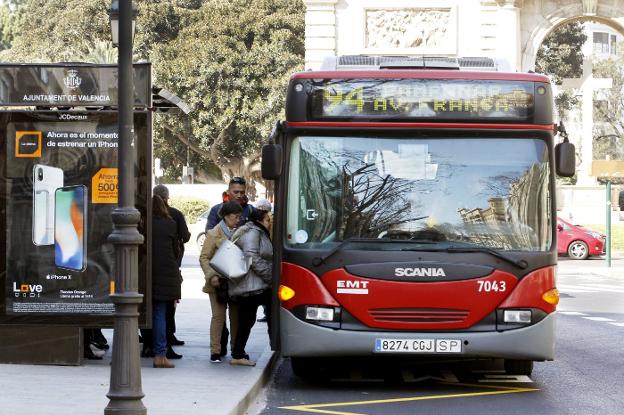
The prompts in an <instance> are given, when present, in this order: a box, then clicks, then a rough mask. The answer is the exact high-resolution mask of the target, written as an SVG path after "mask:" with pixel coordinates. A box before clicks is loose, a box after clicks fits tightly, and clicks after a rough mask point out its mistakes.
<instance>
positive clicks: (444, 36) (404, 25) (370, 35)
mask: <svg viewBox="0 0 624 415" xmlns="http://www.w3.org/2000/svg"><path fill="white" fill-rule="evenodd" d="M450 24H451V9H449V8H440V9H438V8H419V9H368V10H366V47H367V48H371V49H415V48H427V49H428V48H439V47H448V46H449V44H451V42H452V41H453V40H452V39H450V33H451V30H450Z"/></svg>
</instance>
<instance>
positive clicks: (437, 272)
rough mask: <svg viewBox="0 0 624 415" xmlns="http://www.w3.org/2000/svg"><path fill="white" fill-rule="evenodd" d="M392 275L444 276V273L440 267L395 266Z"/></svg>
mask: <svg viewBox="0 0 624 415" xmlns="http://www.w3.org/2000/svg"><path fill="white" fill-rule="evenodd" d="M394 275H396V276H397V277H403V276H406V277H444V276H446V274H445V273H444V270H443V269H442V268H395V269H394Z"/></svg>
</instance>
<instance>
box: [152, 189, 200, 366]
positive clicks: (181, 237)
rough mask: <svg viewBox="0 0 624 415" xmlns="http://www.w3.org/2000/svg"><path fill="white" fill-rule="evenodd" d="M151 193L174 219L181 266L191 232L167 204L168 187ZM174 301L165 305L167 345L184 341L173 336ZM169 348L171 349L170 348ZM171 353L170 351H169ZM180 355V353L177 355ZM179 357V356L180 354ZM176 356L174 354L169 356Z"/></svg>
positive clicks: (175, 211)
mask: <svg viewBox="0 0 624 415" xmlns="http://www.w3.org/2000/svg"><path fill="white" fill-rule="evenodd" d="M153 193H154V194H155V195H158V196H160V197H161V198H162V199H163V200H164V202H165V205H166V206H167V211H168V212H169V216H171V218H172V219H173V220H174V221H175V223H176V229H177V238H178V243H179V252H180V255H179V257H178V267H181V266H182V258H183V257H184V244H185V243H187V242H188V241H189V240H190V239H191V233H190V232H189V229H188V226H187V224H186V219H184V214H183V213H182V212H180V211H179V210H178V209H176V208H174V207H171V206H169V189H168V188H167V186H165V185H164V184H159V185H158V186H156V187H154V190H153ZM176 303H177V302H176V301H173V302H171V304H168V305H167V314H166V319H167V343H168V345H169V346H182V345H184V342H183V341H182V340H178V339H177V338H176V336H175V331H176V327H175V311H176ZM170 350H171V349H170ZM169 354H170V355H171V353H169ZM178 356H180V355H178ZM180 357H181V356H180ZM169 358H170V359H171V358H174V359H175V358H176V357H175V356H171V357H169Z"/></svg>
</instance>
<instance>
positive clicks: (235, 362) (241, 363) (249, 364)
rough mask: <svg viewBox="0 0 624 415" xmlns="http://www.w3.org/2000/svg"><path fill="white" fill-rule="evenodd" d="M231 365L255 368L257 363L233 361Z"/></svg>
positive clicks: (240, 360) (242, 360)
mask: <svg viewBox="0 0 624 415" xmlns="http://www.w3.org/2000/svg"><path fill="white" fill-rule="evenodd" d="M230 364H231V365H235V366H255V365H256V362H254V361H253V360H249V359H232V360H230Z"/></svg>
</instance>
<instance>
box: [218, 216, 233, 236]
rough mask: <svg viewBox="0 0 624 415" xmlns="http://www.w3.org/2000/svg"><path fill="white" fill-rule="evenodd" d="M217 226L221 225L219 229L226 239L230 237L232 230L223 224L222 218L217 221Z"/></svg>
mask: <svg viewBox="0 0 624 415" xmlns="http://www.w3.org/2000/svg"><path fill="white" fill-rule="evenodd" d="M219 226H221V230H222V231H223V233H224V234H225V236H226V237H227V238H228V239H232V235H234V231H233V230H230V228H228V226H227V225H226V224H225V221H224V220H221V222H219Z"/></svg>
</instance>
